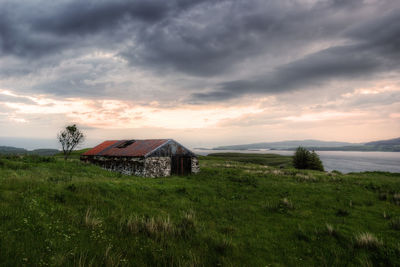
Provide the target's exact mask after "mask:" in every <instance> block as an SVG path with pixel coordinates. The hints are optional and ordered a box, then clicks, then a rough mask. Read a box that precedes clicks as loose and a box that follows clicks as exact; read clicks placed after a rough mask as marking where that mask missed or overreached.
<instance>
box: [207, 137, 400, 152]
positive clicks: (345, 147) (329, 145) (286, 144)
mask: <svg viewBox="0 0 400 267" xmlns="http://www.w3.org/2000/svg"><path fill="white" fill-rule="evenodd" d="M299 146H302V147H305V148H307V149H310V150H319V151H391V152H400V138H394V139H389V140H380V141H374V142H368V143H358V144H357V143H345V142H326V141H319V140H299V141H283V142H272V143H255V144H246V145H232V146H220V147H216V148H214V150H249V149H250V150H251V149H271V150H278V149H280V150H295V149H296V148H297V147H299Z"/></svg>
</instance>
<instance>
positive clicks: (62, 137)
mask: <svg viewBox="0 0 400 267" xmlns="http://www.w3.org/2000/svg"><path fill="white" fill-rule="evenodd" d="M57 139H58V141H59V142H60V143H61V146H62V150H63V153H64V159H65V160H66V159H67V158H68V156H69V155H70V154H71V151H72V150H73V149H74V148H75V147H76V146H77V145H79V144H81V143H82V142H83V140H84V139H85V136H84V135H83V133H82V132H81V131H80V130H79V129H78V127H76V124H73V125H70V126H67V127H65V129H64V130H62V131H60V132H59V133H58V135H57Z"/></svg>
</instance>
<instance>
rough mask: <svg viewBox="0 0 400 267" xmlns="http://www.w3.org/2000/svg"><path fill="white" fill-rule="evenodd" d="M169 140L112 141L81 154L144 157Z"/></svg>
mask: <svg viewBox="0 0 400 267" xmlns="http://www.w3.org/2000/svg"><path fill="white" fill-rule="evenodd" d="M168 141H169V139H147V140H113V141H104V142H103V143H101V144H100V145H98V146H96V147H94V148H92V149H91V150H89V151H87V152H85V153H83V154H82V155H83V156H119V157H144V156H145V155H146V154H148V153H149V152H151V151H153V150H155V149H156V148H158V147H160V146H162V145H164V144H165V143H167V142H168Z"/></svg>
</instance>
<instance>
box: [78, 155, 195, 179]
mask: <svg viewBox="0 0 400 267" xmlns="http://www.w3.org/2000/svg"><path fill="white" fill-rule="evenodd" d="M81 160H82V161H85V162H87V163H92V164H96V165H98V166H100V167H102V168H103V169H106V170H109V171H115V172H120V173H122V174H126V175H136V176H143V177H167V176H170V175H171V158H170V157H148V158H146V159H144V158H130V157H122V158H121V157H102V156H95V157H81ZM191 171H192V173H198V172H199V171H200V167H199V161H198V159H197V158H196V157H192V158H191Z"/></svg>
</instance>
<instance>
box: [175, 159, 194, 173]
mask: <svg viewBox="0 0 400 267" xmlns="http://www.w3.org/2000/svg"><path fill="white" fill-rule="evenodd" d="M191 172H192V159H191V157H184V156H172V159H171V174H172V175H187V174H190V173H191Z"/></svg>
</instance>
